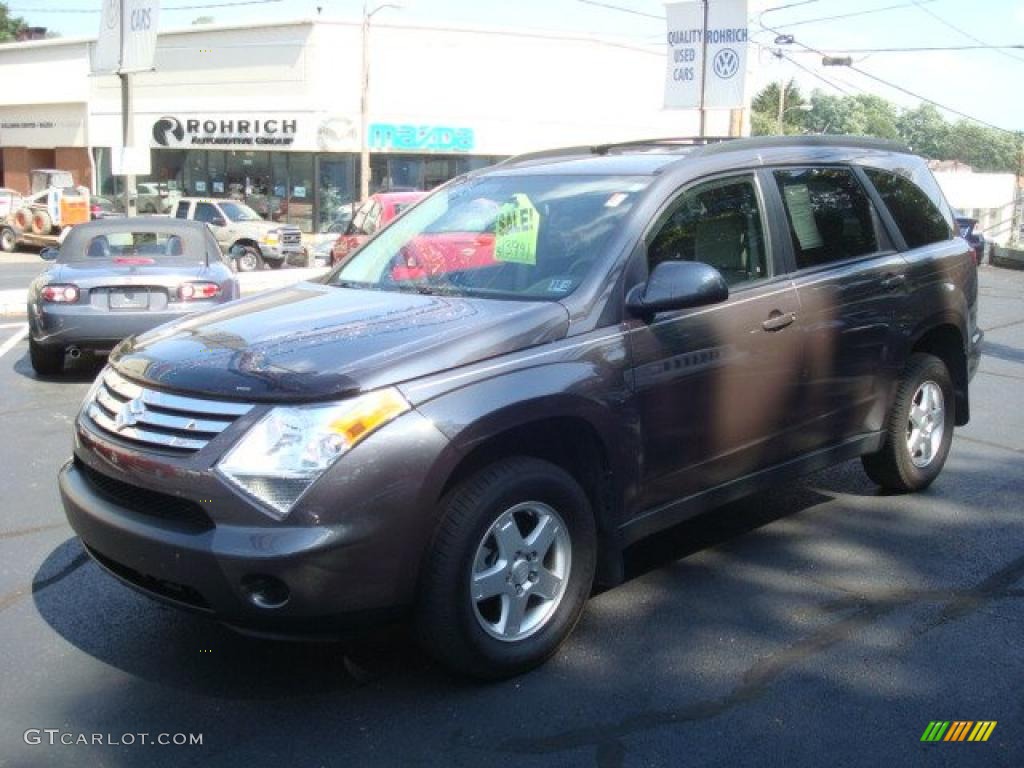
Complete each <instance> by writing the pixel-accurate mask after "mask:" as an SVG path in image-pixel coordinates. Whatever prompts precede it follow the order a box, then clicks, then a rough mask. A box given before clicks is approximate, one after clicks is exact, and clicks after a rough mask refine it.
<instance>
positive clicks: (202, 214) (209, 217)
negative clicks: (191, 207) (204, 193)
mask: <svg viewBox="0 0 1024 768" xmlns="http://www.w3.org/2000/svg"><path fill="white" fill-rule="evenodd" d="M193 218H194V219H195V220H196V221H203V222H206V223H207V224H213V221H214V219H218V218H223V217H222V216H221V215H220V211H218V210H217V207H216V206H215V205H213V203H196V213H195V216H194V217H193Z"/></svg>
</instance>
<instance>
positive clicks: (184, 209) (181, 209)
mask: <svg viewBox="0 0 1024 768" xmlns="http://www.w3.org/2000/svg"><path fill="white" fill-rule="evenodd" d="M174 215H175V217H176V218H179V219H187V218H188V200H182V201H181V202H180V203H178V210H176V211H175V212H174Z"/></svg>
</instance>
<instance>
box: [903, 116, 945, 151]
mask: <svg viewBox="0 0 1024 768" xmlns="http://www.w3.org/2000/svg"><path fill="white" fill-rule="evenodd" d="M896 127H897V129H898V130H899V134H900V139H901V140H902V141H903V142H904V143H905V144H906V145H907V146H908V147H910V148H911V149H912V150H914V151H915V152H920V153H921V154H922V155H927V156H928V157H944V156H945V155H946V154H947V151H948V146H949V132H950V126H949V123H948V122H946V118H944V117H943V116H942V113H941V112H939V110H938V109H936V108H935V107H934V106H932V105H931V104H922V105H921V106H919V107H917V108H916V109H907V110H904V111H903V114H901V115H900V116H899V118H897V120H896Z"/></svg>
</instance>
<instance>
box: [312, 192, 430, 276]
mask: <svg viewBox="0 0 1024 768" xmlns="http://www.w3.org/2000/svg"><path fill="white" fill-rule="evenodd" d="M426 196H427V193H426V192H380V193H378V194H376V195H370V197H369V198H368V199H367V200H366V202H365V203H363V204H362V205H360V206H359V208H358V209H357V210H356V212H355V214H353V216H352V222H351V223H350V224H349V225H348V229H346V230H345V232H344V234H342V235H339V236H338V240H337V242H335V243H334V247H333V248H331V264H332V265H334V264H338V263H340V262H342V261H344V260H345V259H347V258H348V257H349V256H351V255H352V254H353V253H355V252H356V250H358V249H359V247H360V246H361V245H362V244H363V243H365V242H366V239H367V238H368V237H369V236H370V235H372V234H373V233H374V232H376V231H377V230H378V229H380V228H381V227H384V226H387V225H388V224H389V223H390V222H391V220H392V219H394V218H395V217H396V216H398V214H400V213H401V212H402V211H404V210H405V209H406V208H408V207H409V206H411V205H412V204H414V203H418V202H419V201H420V200H422V199H423V198H424V197H426Z"/></svg>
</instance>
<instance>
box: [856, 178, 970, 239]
mask: <svg viewBox="0 0 1024 768" xmlns="http://www.w3.org/2000/svg"><path fill="white" fill-rule="evenodd" d="M864 172H865V173H866V174H867V176H868V178H869V179H870V180H871V183H872V184H874V186H875V189H877V190H878V194H879V195H880V196H881V198H882V200H883V201H884V202H885V207H886V208H888V209H889V213H891V214H892V217H893V219H895V221H896V226H898V227H899V228H900V232H902V233H903V239H904V240H906V241H907V246H908V247H909V248H920V247H921V246H924V245H930V244H931V243H939V242H942V241H943V240H949V238H950V237H951V236H952V234H953V233H952V231H951V230H950V227H949V223H948V222H947V221H946V218H945V216H943V215H942V213H941V211H939V209H938V208H936V207H935V203H933V202H932V201H931V198H929V197H928V195H926V194H925V193H924V191H923V190H922V189H921V188H920V187H918V186H917V184H915V183H914V182H913V181H911V180H910V179H908V178H905V177H903V176H901V175H899V174H897V173H892V172H890V171H881V170H877V169H875V168H866V169H865V171H864ZM967 229H968V230H969V229H970V225H968V227H967ZM963 236H964V237H966V233H964V234H963Z"/></svg>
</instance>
